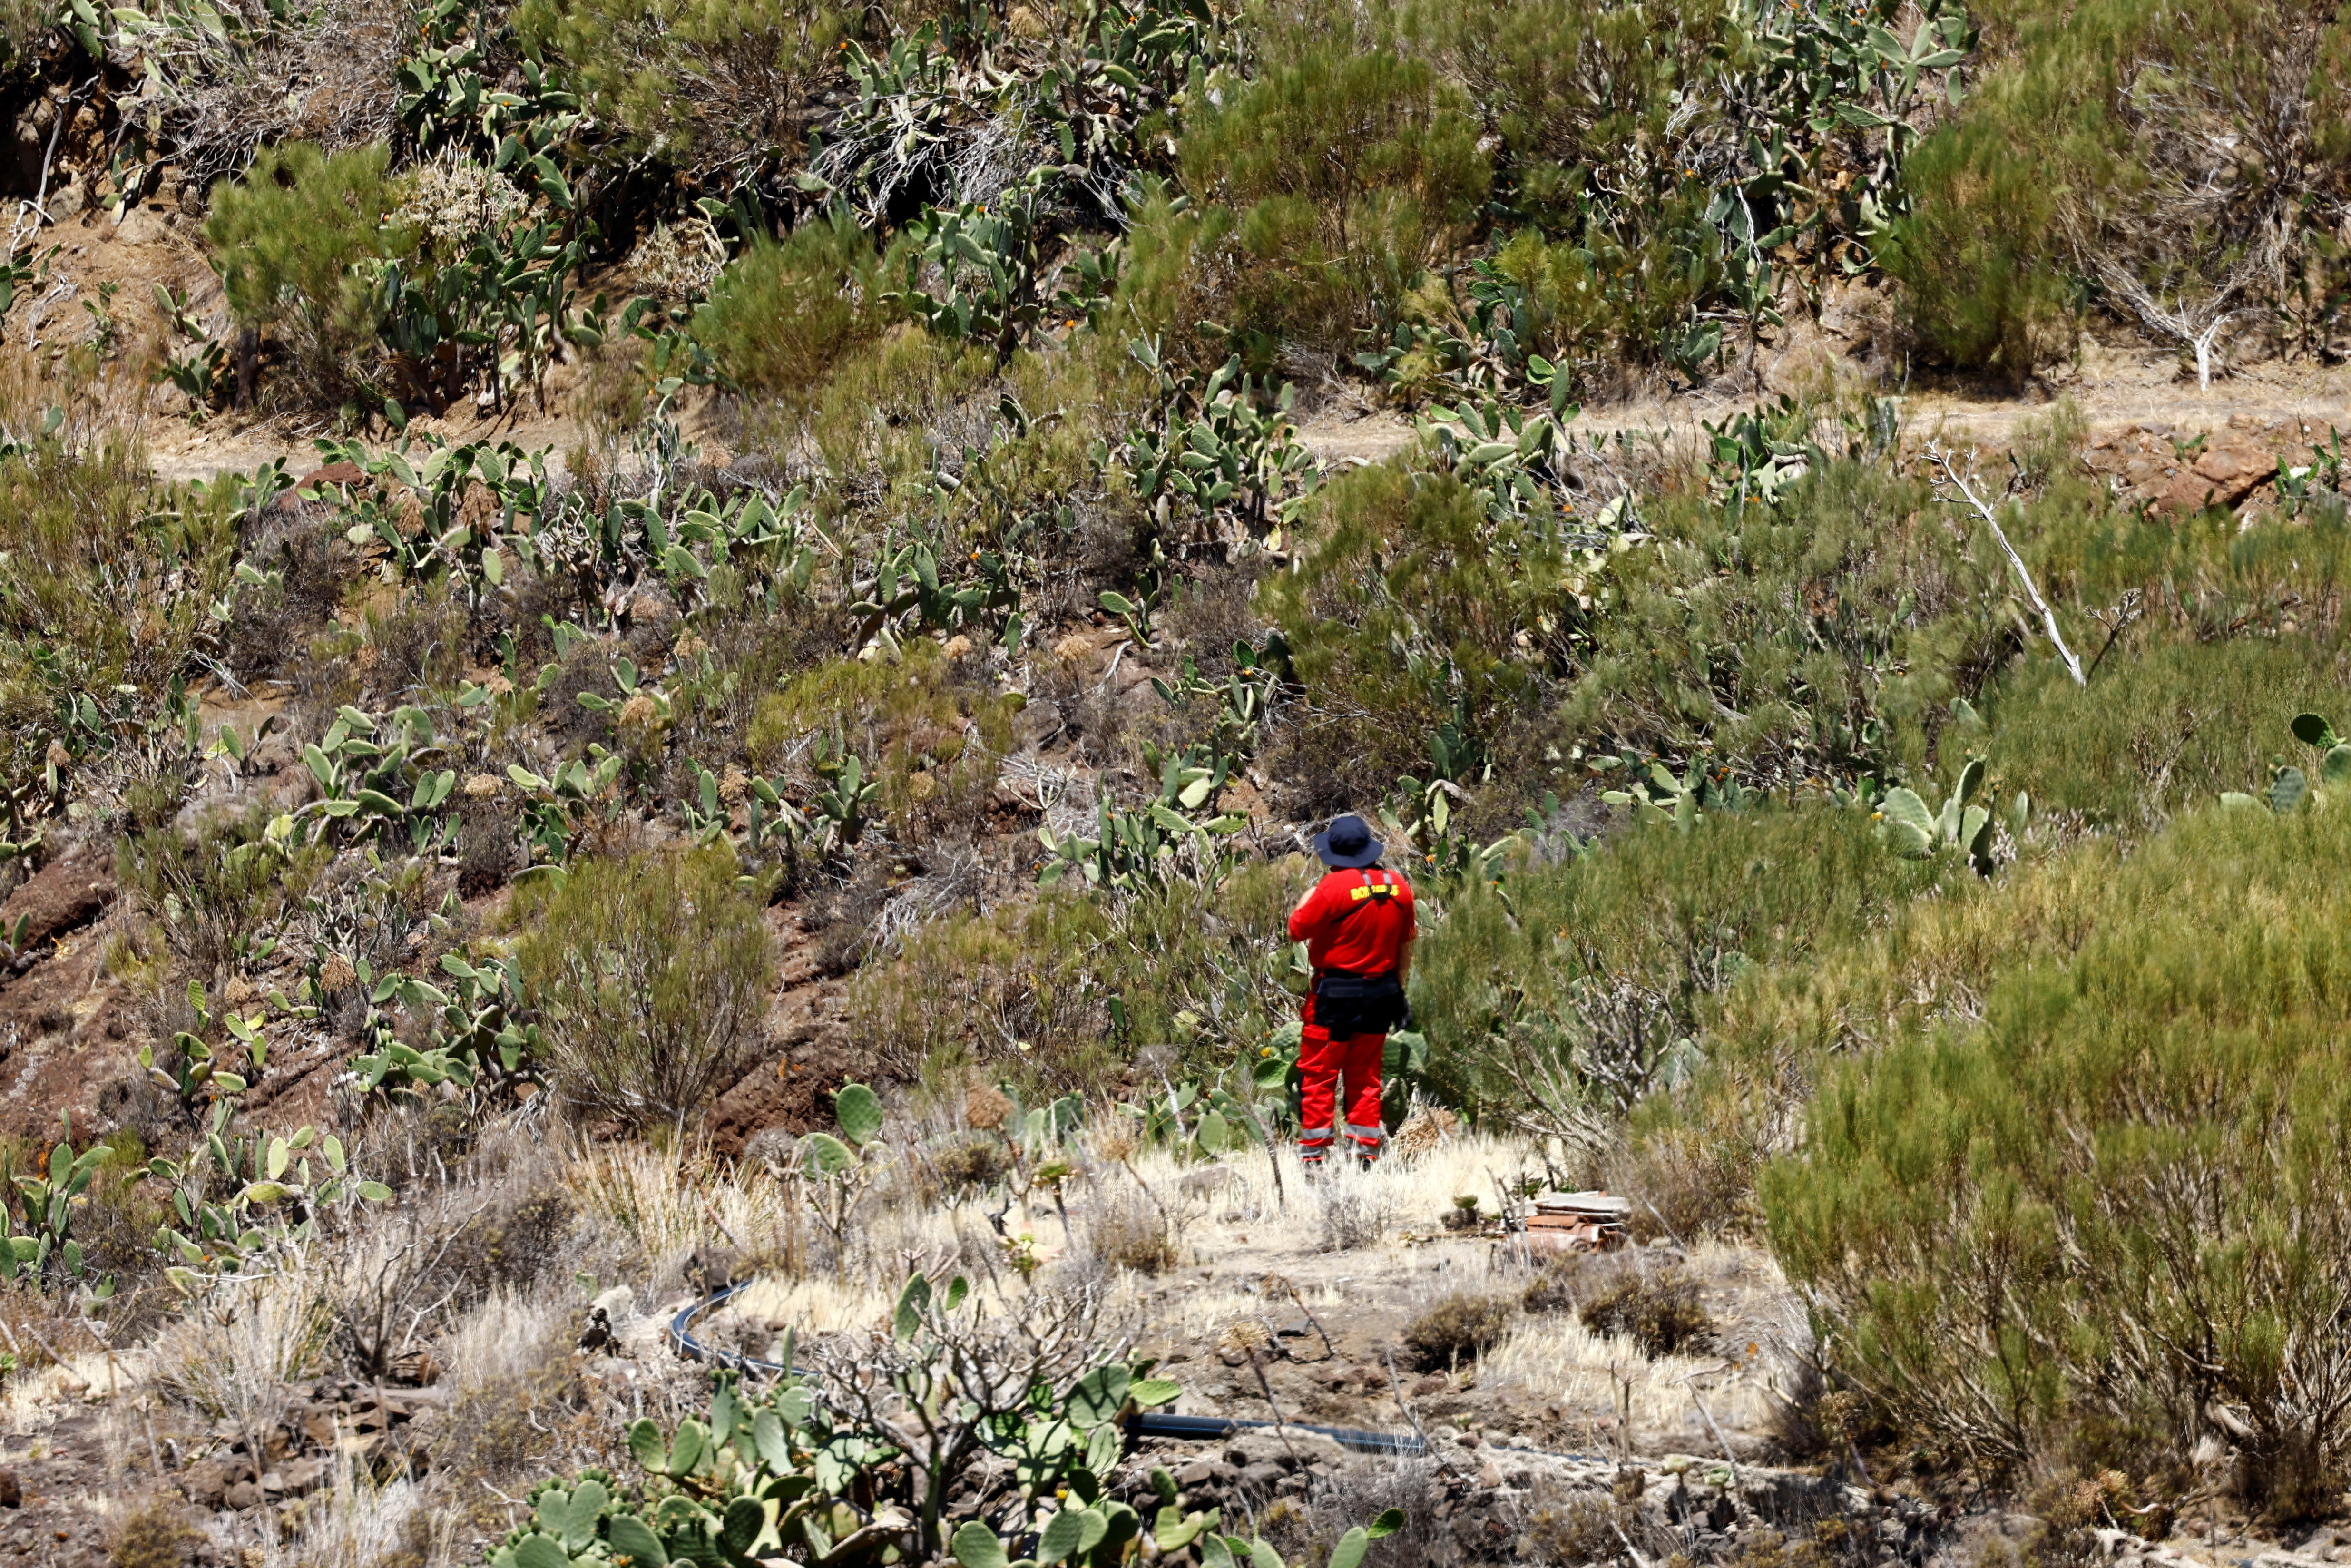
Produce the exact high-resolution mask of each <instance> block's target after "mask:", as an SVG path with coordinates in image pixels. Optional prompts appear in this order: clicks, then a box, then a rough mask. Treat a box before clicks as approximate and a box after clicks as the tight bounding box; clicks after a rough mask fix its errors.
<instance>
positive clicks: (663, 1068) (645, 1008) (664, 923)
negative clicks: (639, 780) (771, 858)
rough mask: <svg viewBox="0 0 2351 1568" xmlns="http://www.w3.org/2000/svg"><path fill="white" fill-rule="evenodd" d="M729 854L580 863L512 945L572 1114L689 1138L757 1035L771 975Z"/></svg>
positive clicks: (764, 942) (758, 926)
mask: <svg viewBox="0 0 2351 1568" xmlns="http://www.w3.org/2000/svg"><path fill="white" fill-rule="evenodd" d="M736 871H737V867H736V862H735V858H734V856H733V855H731V854H729V853H727V852H724V851H715V852H703V853H698V854H691V855H672V854H647V855H642V856H639V857H637V858H635V859H632V860H630V861H625V862H611V861H590V862H584V863H581V864H580V865H578V866H576V867H574V868H573V869H572V871H571V873H570V875H569V879H568V880H567V881H565V882H564V883H563V884H562V885H561V886H559V887H558V888H557V889H555V890H554V891H553V892H552V893H550V894H543V895H537V896H533V897H530V898H528V899H527V900H526V904H527V905H528V907H527V909H526V911H525V929H526V932H527V935H526V936H524V937H523V940H522V942H521V945H520V946H519V947H518V948H517V957H519V958H520V960H521V963H522V972H523V979H524V984H525V986H526V987H527V988H528V991H529V994H530V997H531V1000H532V1003H533V1005H535V1006H537V1007H538V1008H539V1009H541V1011H542V1016H543V1020H544V1027H545V1029H546V1031H547V1037H548V1040H549V1044H550V1046H551V1048H552V1054H553V1059H554V1068H555V1078H554V1082H555V1088H556V1091H557V1092H558V1093H559V1094H560V1095H561V1096H562V1097H563V1100H564V1103H566V1104H567V1105H569V1107H570V1108H571V1109H572V1110H573V1111H574V1113H577V1114H579V1115H581V1116H583V1117H588V1118H590V1119H611V1120H614V1121H618V1122H620V1123H622V1124H623V1125H625V1126H629V1127H632V1128H638V1129H649V1128H655V1127H664V1126H665V1127H668V1128H670V1129H672V1130H673V1131H674V1132H679V1133H683V1131H684V1127H685V1124H686V1123H687V1122H688V1121H689V1120H690V1119H691V1118H692V1117H693V1116H694V1115H695V1113H697V1112H699V1111H700V1110H701V1109H702V1108H703V1106H704V1105H705V1103H708V1101H709V1100H710V1098H711V1096H713V1095H714V1094H716V1093H717V1092H719V1091H720V1090H722V1089H725V1088H726V1086H727V1085H728V1084H729V1083H731V1082H734V1079H735V1076H736V1074H737V1073H738V1072H739V1071H741V1069H742V1067H743V1065H744V1059H745V1057H746V1055H747V1052H748V1051H750V1050H751V1049H752V1048H753V1047H755V1046H756V1045H757V1044H758V1041H759V1040H760V1039H761V1037H762V1027H763V1020H764V1018H765V1015H766V1011H767V985H768V977H769V975H770V973H771V972H772V970H773V968H774V956H773V954H772V953H771V952H770V950H769V946H768V932H767V927H766V925H764V924H762V922H761V920H760V917H759V911H758V906H756V905H755V904H752V903H751V902H750V901H749V900H748V899H747V898H746V897H745V896H744V895H743V894H741V893H740V892H738V891H737V888H736V885H735V878H736Z"/></svg>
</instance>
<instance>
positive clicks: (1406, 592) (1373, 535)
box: [1259, 460, 1580, 814]
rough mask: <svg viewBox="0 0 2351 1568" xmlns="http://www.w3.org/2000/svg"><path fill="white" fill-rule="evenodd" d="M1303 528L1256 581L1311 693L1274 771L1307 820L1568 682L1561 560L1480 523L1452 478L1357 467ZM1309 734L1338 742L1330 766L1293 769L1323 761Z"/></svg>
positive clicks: (1328, 489) (1479, 513)
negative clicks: (1283, 557) (1446, 739)
mask: <svg viewBox="0 0 2351 1568" xmlns="http://www.w3.org/2000/svg"><path fill="white" fill-rule="evenodd" d="M1301 535H1302V536H1303V537H1302V538H1301V542H1300V547H1299V550H1298V560H1297V563H1296V570H1293V571H1289V572H1282V573H1278V574H1275V575H1273V576H1270V577H1268V578H1266V579H1265V580H1264V581H1263V583H1262V585H1261V586H1260V588H1259V609H1260V610H1261V611H1262V612H1264V613H1266V614H1267V615H1268V616H1269V617H1270V619H1271V620H1272V621H1273V622H1274V624H1275V625H1276V626H1278V627H1280V630H1281V633H1282V635H1283V636H1284V637H1285V638H1287V639H1288V640H1289V643H1290V649H1291V653H1292V658H1293V662H1294V664H1295V665H1296V668H1297V672H1298V675H1299V678H1300V679H1301V680H1302V681H1303V682H1304V683H1305V684H1306V687H1307V700H1308V703H1309V705H1310V709H1309V713H1308V715H1307V716H1305V717H1304V718H1303V719H1302V720H1296V719H1294V720H1293V721H1292V723H1293V725H1294V726H1296V727H1299V728H1300V729H1302V730H1303V731H1304V733H1303V734H1302V735H1300V736H1299V737H1296V738H1295V739H1293V740H1292V741H1290V743H1289V750H1288V752H1287V753H1286V754H1284V757H1283V759H1282V760H1281V761H1279V762H1277V763H1275V764H1274V767H1275V769H1276V771H1277V772H1279V773H1281V774H1283V775H1284V776H1285V777H1286V778H1287V779H1288V781H1289V782H1290V785H1291V787H1292V788H1293V789H1297V790H1299V791H1300V793H1301V797H1302V799H1301V807H1302V809H1303V810H1304V811H1306V812H1308V813H1312V814H1320V813H1323V812H1329V811H1336V810H1355V809H1361V808H1362V807H1363V806H1364V804H1365V803H1366V802H1368V801H1370V800H1376V799H1377V798H1378V797H1379V796H1380V795H1381V794H1382V793H1383V792H1384V791H1385V790H1387V789H1390V788H1391V787H1393V786H1394V784H1395V779H1396V777H1397V775H1398V774H1402V773H1411V774H1413V775H1415V776H1426V774H1427V773H1428V772H1429V771H1430V768H1431V765H1432V762H1433V761H1434V758H1433V756H1432V748H1431V744H1430V743H1431V740H1432V738H1433V737H1436V736H1437V734H1438V733H1439V731H1440V729H1442V728H1444V727H1447V726H1450V727H1452V730H1453V732H1454V733H1455V735H1456V736H1457V737H1474V738H1477V739H1481V740H1485V741H1488V742H1490V741H1491V740H1492V739H1493V737H1496V736H1497V735H1499V733H1500V732H1501V731H1502V730H1504V729H1505V728H1507V727H1509V726H1510V725H1511V724H1512V723H1514V722H1516V721H1517V720H1518V719H1519V718H1520V716H1523V715H1524V714H1526V713H1527V712H1529V711H1530V710H1531V706H1532V705H1533V703H1534V701H1535V699H1536V698H1537V697H1539V696H1540V695H1541V694H1542V693H1543V692H1544V691H1545V690H1546V689H1547V677H1550V676H1553V675H1556V674H1562V673H1564V669H1565V664H1566V659H1565V655H1566V652H1567V643H1568V638H1569V634H1570V632H1571V631H1572V629H1573V625H1574V623H1575V622H1577V621H1578V620H1579V619H1580V616H1579V613H1578V609H1577V606H1576V605H1575V603H1574V601H1573V596H1572V593H1571V591H1569V589H1568V586H1567V584H1566V582H1565V579H1566V577H1567V575H1568V574H1567V571H1566V562H1565V560H1564V559H1563V557H1562V551H1561V550H1560V549H1559V548H1558V546H1557V545H1556V544H1555V543H1554V542H1553V538H1552V536H1551V535H1550V534H1548V533H1547V532H1546V531H1544V530H1542V529H1541V528H1539V527H1536V526H1529V525H1522V524H1519V523H1515V522H1512V523H1503V524H1499V525H1497V524H1494V523H1491V522H1489V520H1488V518H1487V517H1486V515H1485V504H1484V502H1483V500H1482V499H1481V497H1479V494H1478V493H1477V492H1475V491H1473V490H1471V489H1470V488H1469V487H1468V486H1466V485H1464V484H1463V483H1461V481H1460V480H1458V478H1455V477H1454V476H1451V475H1447V474H1432V473H1428V472H1425V471H1423V470H1422V469H1421V468H1420V467H1419V466H1418V465H1416V463H1414V462H1412V461H1410V460H1398V461H1393V462H1389V463H1384V464H1382V465H1379V466H1377V467H1374V468H1365V469H1360V470H1357V471H1356V472H1354V473H1352V474H1348V475H1345V476H1343V477H1341V478H1338V479H1336V480H1334V481H1332V483H1331V484H1330V485H1328V486H1325V487H1324V488H1323V490H1322V492H1321V494H1320V495H1319V496H1318V497H1316V500H1315V502H1314V505H1313V507H1312V510H1311V513H1310V514H1309V517H1308V520H1307V521H1306V523H1305V524H1304V526H1303V527H1302V528H1301ZM1366 716H1372V717H1373V722H1370V723H1366V722H1364V720H1365V717H1366ZM1318 729H1334V730H1336V731H1338V732H1339V733H1338V735H1337V736H1336V737H1334V741H1335V745H1333V746H1332V747H1331V750H1332V751H1333V752H1335V753H1336V759H1335V765H1333V766H1330V767H1328V768H1327V770H1326V769H1323V768H1316V769H1312V770H1310V769H1309V768H1306V767H1303V766H1301V764H1302V763H1304V762H1306V761H1307V760H1308V759H1309V758H1311V757H1313V756H1315V755H1317V754H1327V753H1323V750H1322V747H1315V746H1314V741H1315V735H1314V732H1315V731H1316V730H1318ZM1309 747H1312V749H1308V748H1309Z"/></svg>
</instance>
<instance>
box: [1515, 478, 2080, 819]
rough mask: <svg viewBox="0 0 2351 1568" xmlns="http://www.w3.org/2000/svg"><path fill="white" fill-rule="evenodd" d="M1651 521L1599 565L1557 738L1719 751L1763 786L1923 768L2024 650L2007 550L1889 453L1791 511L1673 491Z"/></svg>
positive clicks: (1598, 745) (1795, 493)
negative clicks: (1647, 537) (1947, 507)
mask: <svg viewBox="0 0 2351 1568" xmlns="http://www.w3.org/2000/svg"><path fill="white" fill-rule="evenodd" d="M1645 520H1646V522H1647V524H1648V526H1649V529H1650V531H1651V532H1652V533H1653V534H1654V535H1655V539H1654V542H1651V543H1648V544H1646V545H1643V546H1641V547H1640V548H1637V549H1624V550H1620V551H1618V552H1616V553H1615V554H1614V555H1612V556H1611V557H1610V558H1609V559H1608V561H1607V563H1606V565H1605V567H1604V570H1601V571H1599V572H1597V573H1595V574H1594V578H1595V580H1594V582H1593V585H1592V587H1591V589H1590V590H1589V591H1590V592H1591V594H1592V596H1593V598H1594V599H1595V601H1597V603H1598V604H1599V605H1601V606H1604V609H1603V610H1601V611H1599V612H1595V613H1593V615H1592V617H1591V620H1590V635H1589V643H1588V646H1587V648H1586V649H1585V650H1583V660H1584V668H1583V678H1582V679H1580V680H1579V681H1578V682H1577V683H1576V685H1575V686H1574V689H1573V691H1572V692H1571V693H1570V694H1569V695H1568V698H1567V700H1566V702H1565V703H1564V704H1563V705H1562V707H1561V708H1560V710H1559V715H1558V719H1557V723H1558V725H1559V727H1560V729H1561V730H1563V731H1564V733H1563V734H1555V735H1554V737H1553V738H1554V740H1555V741H1556V742H1560V743H1566V742H1573V743H1575V744H1580V745H1582V746H1583V747H1585V748H1586V749H1587V750H1608V751H1613V750H1615V749H1618V748H1629V749H1631V750H1634V751H1635V752H1643V753H1650V752H1654V753H1661V754H1663V755H1665V756H1667V757H1670V758H1687V757H1695V758H1705V759H1706V760H1707V761H1708V763H1709V764H1711V765H1713V766H1716V767H1724V768H1729V769H1731V770H1732V771H1733V772H1734V773H1736V774H1737V775H1738V776H1739V777H1740V778H1742V779H1747V780H1749V781H1750V782H1752V783H1755V784H1758V785H1761V786H1762V787H1764V788H1766V789H1787V788H1790V787H1792V786H1795V785H1799V784H1802V782H1804V781H1805V780H1808V779H1826V780H1839V779H1851V778H1852V777H1854V776H1855V774H1859V773H1869V772H1876V771H1878V770H1880V769H1884V768H1896V767H1916V766H1919V765H1921V764H1923V762H1924V761H1925V758H1926V755H1927V746H1928V740H1929V739H1930V737H1931V734H1932V730H1933V727H1934V726H1935V725H1936V724H1938V722H1939V719H1938V716H1939V715H1940V714H1941V713H1942V712H1943V711H1944V710H1945V708H1946V707H1947V706H1948V704H1949V702H1950V700H1951V698H1952V697H1954V696H1962V695H1971V693H1972V692H1973V690H1974V689H1975V686H1974V682H1975V681H1978V680H1980V678H1981V676H1982V674H1983V672H1985V671H1986V670H1988V669H1989V668H1990V667H1991V665H1992V664H1994V663H1996V662H1997V661H1999V660H2001V659H2002V658H2004V657H2005V656H2006V654H2007V652H2008V649H2009V646H2010V643H2011V638H2012V635H2013V633H2012V632H2011V624H2012V623H2011V620H2010V618H2009V616H2008V615H2007V613H2006V612H2005V611H2004V609H2003V608H2002V607H2001V606H2002V596H2003V594H2004V593H2005V591H2006V587H2007V580H2006V579H2005V578H2004V577H2003V576H2002V574H2003V573H2004V572H2005V571H2006V570H2007V569H2006V565H2005V563H2004V562H2003V561H2002V560H2001V558H2000V556H1999V552H1998V550H1997V549H1996V548H1995V547H1994V546H1993V545H1992V544H1991V540H1990V538H1989V537H1988V536H1986V535H1985V534H1984V533H1983V532H1982V531H1981V529H1980V528H1977V529H1974V530H1972V531H1971V530H1969V529H1967V528H1954V527H1952V526H1951V523H1950V520H1949V517H1947V516H1946V515H1945V513H1944V512H1943V510H1942V508H1940V507H1937V506H1935V505H1933V504H1932V503H1931V502H1930V500H1929V498H1928V495H1927V493H1926V491H1925V489H1924V487H1923V486H1919V485H1917V484H1916V483H1915V482H1913V481H1911V480H1908V479H1907V478H1905V477H1903V476H1900V475H1899V474H1897V473H1896V472H1894V471H1892V469H1891V468H1890V467H1889V466H1888V465H1883V464H1878V463H1873V462H1867V461H1863V460H1859V459H1843V458H1839V459H1834V460H1831V461H1829V462H1827V463H1825V464H1823V465H1818V466H1816V467H1815V468H1813V470H1812V472H1810V473H1809V474H1808V475H1807V476H1805V477H1804V478H1803V479H1802V480H1800V481H1799V482H1798V484H1797V485H1796V486H1795V487H1794V488H1793V489H1792V491H1791V492H1790V493H1789V494H1788V495H1787V496H1786V497H1783V498H1782V501H1781V502H1780V503H1779V504H1778V505H1777V506H1757V505H1753V504H1747V505H1741V504H1740V503H1739V502H1738V501H1737V500H1736V498H1735V497H1734V498H1732V499H1729V500H1727V501H1726V500H1717V499H1714V498H1712V497H1708V495H1706V494H1704V493H1703V492H1698V493H1692V494H1684V495H1679V496H1671V497H1660V498H1659V499H1658V500H1657V501H1656V502H1654V503H1652V504H1651V506H1650V507H1649V509H1648V514H1647V517H1646V519H1645ZM2018 531H2019V532H2021V533H2022V538H2021V539H2020V542H2019V548H2020V549H2024V550H2025V551H2027V553H2028V555H2030V554H2032V552H2033V550H2034V547H2035V543H2036V540H2035V537H2034V531H2033V530H2031V529H2024V530H2018ZM1565 748H1566V747H1565V745H1564V744H1562V749H1565Z"/></svg>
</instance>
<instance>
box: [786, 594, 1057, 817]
mask: <svg viewBox="0 0 2351 1568" xmlns="http://www.w3.org/2000/svg"><path fill="white" fill-rule="evenodd" d="M1019 709H1020V699H1019V697H1017V696H1009V695H1000V694H990V693H988V692H987V690H986V689H985V688H983V687H980V686H977V685H963V684H960V683H958V682H957V681H956V680H955V679H954V678H953V676H952V674H950V672H949V670H948V667H947V663H946V657H945V655H944V654H943V653H941V652H940V648H939V644H937V643H933V642H931V641H929V640H928V639H926V638H917V639H915V640H914V641H912V642H909V643H906V644H905V645H904V649H903V650H902V651H901V653H900V654H899V656H897V657H895V658H880V659H835V660H832V661H831V662H830V663H827V664H820V665H818V666H817V667H816V668H814V669H811V670H808V671H805V672H803V673H801V674H795V675H792V676H790V677H789V678H787V679H786V680H785V682H784V684H783V686H782V688H781V689H780V690H778V691H776V692H773V693H771V694H769V695H767V696H765V697H762V698H761V699H760V700H759V703H758V707H757V709H756V710H755V711H754V713H753V716H752V719H751V727H750V733H749V735H748V736H747V739H746V751H747V755H748V757H749V758H750V761H751V765H752V767H754V768H758V769H760V770H761V771H763V772H772V771H774V770H776V769H778V768H784V767H786V766H788V765H789V764H791V763H794V762H797V761H799V760H800V759H801V758H803V757H804V756H805V753H806V750H807V748H808V747H809V746H810V743H812V742H821V743H822V744H824V745H827V746H831V745H833V744H834V743H836V742H840V743H842V744H845V745H846V746H847V747H848V748H849V749H850V750H851V751H853V752H855V753H857V754H858V755H859V756H861V757H862V758H867V759H868V763H869V765H870V767H871V768H872V778H873V779H875V781H876V782H878V783H879V784H880V786H881V789H882V793H881V797H880V799H881V806H882V810H883V812H884V813H886V814H887V816H888V817H889V819H890V821H891V823H892V828H893V832H894V833H895V834H896V835H897V837H898V838H899V839H900V840H901V841H903V842H905V843H907V844H910V845H912V844H919V843H925V842H927V841H930V840H932V839H933V838H935V837H937V836H938V835H939V834H940V833H942V832H944V831H947V830H948V829H950V828H952V827H958V826H960V827H965V828H968V827H969V826H971V824H972V823H973V822H974V821H976V820H977V818H979V817H980V816H982V815H983V814H984V813H985V812H986V810H987V801H988V800H989V798H990V796H991V795H992V793H993V791H994V789H995V788H996V779H997V769H998V765H999V764H1000V762H1001V760H1002V758H1003V756H1004V753H1005V751H1006V750H1007V749H1008V747H1010V745H1011V741H1012V716H1013V715H1014V714H1016V713H1018V712H1019Z"/></svg>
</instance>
